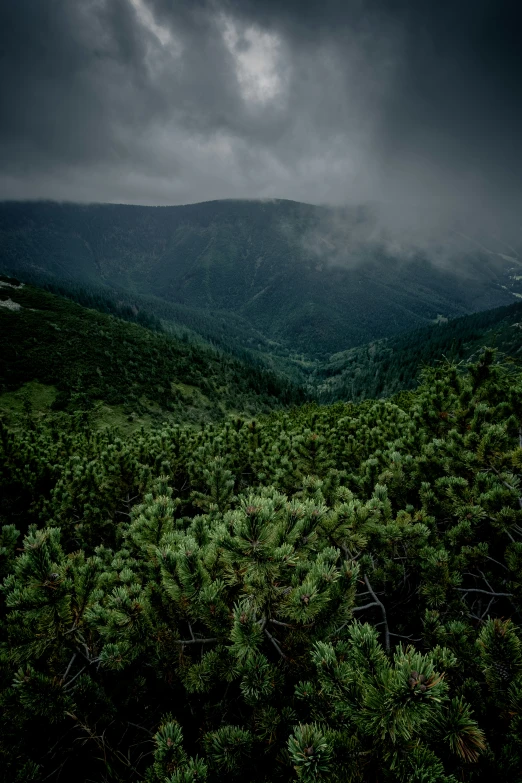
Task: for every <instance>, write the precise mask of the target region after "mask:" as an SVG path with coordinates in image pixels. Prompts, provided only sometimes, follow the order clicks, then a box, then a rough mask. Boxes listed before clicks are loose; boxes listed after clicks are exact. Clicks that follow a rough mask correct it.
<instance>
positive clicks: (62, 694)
mask: <svg viewBox="0 0 522 783" xmlns="http://www.w3.org/2000/svg"><path fill="white" fill-rule="evenodd" d="M3 280H4V288H3V289H2V291H3V301H4V302H5V301H7V300H8V299H9V301H10V302H11V309H10V310H9V309H8V308H4V309H3V311H2V318H3V319H4V321H3V324H4V327H3V328H4V334H7V331H6V326H5V324H7V323H8V322H7V320H5V319H11V321H10V322H9V323H10V324H11V327H10V329H11V331H10V334H11V339H10V341H9V344H8V347H7V351H6V352H4V358H3V360H2V364H1V365H0V366H1V368H2V383H3V386H2V395H0V402H1V401H2V399H4V400H6V399H11V400H12V399H13V396H12V395H13V390H15V389H16V388H18V387H19V386H20V384H22V385H23V384H28V383H29V382H30V381H31V380H35V379H36V381H38V383H40V384H44V385H45V384H47V385H48V386H49V387H50V388H51V387H52V388H55V397H54V403H53V404H52V405H51V407H50V408H49V409H46V410H41V409H38V408H37V407H36V408H35V406H34V400H33V401H31V399H30V398H29V397H27V396H26V397H25V398H24V404H23V405H22V407H21V408H20V409H16V407H15V408H13V409H12V410H11V411H9V410H8V409H7V408H4V409H3V413H2V418H1V419H0V470H1V472H0V481H1V485H0V486H1V493H2V495H1V506H0V515H1V525H2V528H1V530H2V532H1V540H0V571H1V573H0V578H1V580H2V582H1V591H0V635H1V636H0V661H1V666H0V736H1V740H2V741H1V744H0V770H1V771H0V777H1V779H2V781H5V782H6V783H15V782H16V783H25V782H26V781H35V782H40V781H41V782H42V783H43V781H73V780H74V781H86V782H87V781H96V783H131V782H132V783H134V782H138V781H143V783H189V782H190V783H192V782H193V781H200V782H201V783H203V781H206V782H207V783H217V782H218V781H224V780H227V781H251V782H252V783H277V781H281V783H290V781H301V782H302V783H316V782H317V781H332V782H335V781H338V782H339V783H410V782H411V783H458V782H460V781H465V782H466V783H482V782H484V783H485V782H486V781H488V782H489V781H503V782H504V783H520V781H521V780H522V777H521V775H522V772H521V770H522V579H521V574H522V484H521V473H522V372H521V371H520V369H519V367H518V366H517V364H516V363H515V362H513V361H512V360H510V359H509V357H508V356H507V354H506V353H504V352H501V351H499V350H498V349H497V348H491V347H488V348H482V349H480V350H477V351H475V352H474V354H473V356H472V357H471V361H467V362H466V361H462V360H460V361H457V359H454V358H451V357H449V358H448V357H446V358H444V357H443V356H440V357H439V358H438V359H437V360H434V361H433V362H432V364H431V366H428V365H425V366H424V369H422V370H421V372H420V376H419V378H418V381H417V385H416V386H415V387H414V388H409V389H408V390H405V391H400V392H397V393H395V394H394V396H391V397H382V398H374V399H369V398H366V399H362V401H359V402H353V401H346V399H345V400H342V399H341V400H339V401H337V402H333V403H330V404H322V403H321V402H320V394H319V392H317V393H316V394H315V395H314V393H313V391H310V390H311V389H313V384H312V382H311V381H310V383H309V384H308V392H305V391H303V389H302V388H301V387H299V386H297V385H295V384H294V382H293V380H292V379H289V378H286V379H285V378H279V379H277V378H276V377H275V375H274V374H273V373H270V372H268V371H265V370H263V369H262V368H261V367H260V366H259V365H257V366H254V365H255V362H254V363H253V359H252V357H250V364H248V360H249V359H248V357H245V356H244V357H243V360H244V362H245V363H244V364H241V361H240V359H238V358H230V357H229V358H226V357H224V356H223V355H222V354H221V353H220V352H219V350H218V349H216V348H213V347H210V346H207V347H205V346H202V345H199V344H192V343H190V341H189V343H188V344H187V341H186V340H185V341H183V340H178V341H177V342H176V340H175V338H174V337H169V336H167V335H165V334H164V333H163V332H162V331H159V332H158V328H157V325H156V324H155V323H154V322H153V321H151V323H150V324H145V325H143V324H142V325H139V324H138V323H128V321H123V320H121V318H117V317H116V316H114V315H108V314H100V313H96V312H95V311H94V310H89V311H87V310H86V311H85V312H84V314H83V317H84V321H83V322H82V323H83V324H84V327H83V329H84V335H85V342H84V344H83V345H82V344H81V341H79V340H80V334H81V329H80V328H79V327H78V326H77V325H75V324H76V322H75V321H74V319H75V318H76V317H77V316H78V314H79V311H80V305H77V304H74V303H72V302H70V300H65V299H60V298H59V297H54V298H53V295H52V294H49V293H44V292H40V293H38V292H37V289H31V288H30V287H25V288H23V287H22V286H20V284H19V283H18V281H16V280H12V279H10V278H3ZM8 295H9V296H8ZM11 297H13V298H11ZM23 297H25V299H24V298H23ZM13 301H15V302H18V307H19V308H20V309H19V310H18V311H14V307H13V305H12V302H13ZM29 305H32V307H30V306H29ZM38 308H39V309H40V314H41V317H42V319H43V321H42V323H43V326H42V330H41V331H40V333H39V334H40V342H39V343H38V341H36V340H35V338H34V336H33V335H34V334H35V331H34V324H33V321H32V320H31V319H34V318H35V317H36V314H37V310H38ZM46 313H47V315H46ZM517 313H518V311H517ZM128 315H129V314H128ZM131 316H132V314H130V315H129V318H131ZM133 317H134V316H132V318H133ZM505 317H506V313H505V312H504V310H502V312H501V313H500V315H499V316H498V319H500V320H501V321H502V323H504V321H505ZM132 318H131V320H132ZM492 318H493V317H491V318H490V319H489V321H488V324H487V326H488V328H489V327H490V326H491V320H492ZM13 319H19V320H18V321H16V322H14V321H13ZM23 319H26V320H23ZM498 319H497V320H498ZM502 319H504V320H502ZM134 320H135V319H134ZM142 320H146V319H142ZM493 320H495V319H494V318H493ZM512 320H513V319H512ZM13 324H16V327H15V326H14V325H13ZM53 324H54V326H53ZM506 328H508V327H506ZM509 328H511V326H510V325H509ZM433 329H439V327H433ZM75 330H76V331H75ZM464 331H465V330H464ZM63 334H65V335H66V338H64V339H66V340H67V343H66V344H67V345H68V346H69V353H68V354H67V353H65V354H64V351H66V347H64V346H65V343H64V344H62V343H61V342H60V340H61V339H62V338H61V335H63ZM443 334H444V332H437V334H436V338H435V339H436V340H440V339H442V338H441V335H443ZM510 334H512V332H510ZM46 335H50V336H46ZM53 335H54V337H53ZM71 335H73V336H74V335H76V337H74V340H77V342H74V340H73V337H72V336H71ZM468 336H469V335H468ZM473 339H474V340H475V341H477V340H478V341H479V342H480V335H479V334H478V333H476V330H475V332H474V334H473ZM71 340H73V342H71ZM118 341H119V342H120V344H121V346H122V349H121V352H120V353H119V357H118V361H117V362H116V361H115V360H116V353H115V346H117V345H118ZM169 341H170V342H169ZM21 346H22V347H23V350H21ZM71 346H72V347H71ZM474 347H475V344H474ZM404 350H406V349H404ZM52 351H54V353H52ZM49 352H51V353H49ZM385 353H386V361H387V362H388V365H389V352H385ZM46 355H47V356H51V355H52V361H50V362H48V363H46V361H45V357H46ZM401 356H402V357H404V356H406V358H402V359H401ZM401 361H402V365H401ZM408 361H409V360H407V355H406V354H399V362H398V366H404V365H405V364H406V365H407V364H408ZM74 362H76V364H74ZM132 362H133V363H132ZM142 362H143V364H142ZM66 366H71V367H74V372H73V371H71V373H70V374H69V375H67V374H66V373H65V374H64V369H65V368H66ZM53 368H54V369H53ZM57 368H58V369H57ZM60 368H61V369H60ZM140 368H141V369H140ZM144 368H145V369H144ZM388 372H389V369H388ZM31 373H32V375H31ZM53 373H54V375H53ZM111 373H112V375H111ZM205 373H207V377H206V378H205ZM326 375H327V373H326ZM187 376H189V377H188V383H189V384H192V386H191V388H192V390H193V391H192V397H191V400H192V402H191V405H192V407H191V408H190V411H191V413H190V416H189V418H188V419H186V417H184V411H186V410H187V409H188V408H189V404H188V401H187V398H183V396H180V392H179V389H177V388H174V387H173V396H172V397H169V395H168V392H167V386H168V382H169V380H168V379H169V378H170V379H172V378H176V377H177V378H178V379H179V378H185V380H187ZM323 377H324V374H323ZM372 377H373V375H372ZM154 378H155V379H156V381H155V384H154V383H153V382H152V380H153V379H154ZM158 378H159V379H160V380H159V381H158ZM111 379H112V380H111ZM53 384H54V385H55V386H53ZM82 384H83V387H82ZM158 384H159V388H158ZM398 385H399V386H400V382H399V381H398ZM405 386H411V384H410V383H408V384H405ZM403 388H404V386H403ZM371 391H372V390H370V392H369V393H368V395H367V397H369V396H370V394H371ZM10 395H11V396H10ZM363 396H364V395H363ZM146 398H147V399H149V401H150V399H152V401H153V402H154V401H155V405H156V407H158V406H161V405H163V408H161V407H160V408H159V412H156V414H155V417H154V416H152V419H149V420H147V423H146V424H144V423H143V422H144V420H142V419H140V416H142V414H143V410H144V408H143V406H144V405H145V403H144V402H143V400H145V399H146ZM167 398H168V399H167ZM195 399H197V400H199V402H194V400H195ZM96 400H98V403H99V401H100V400H101V401H105V403H107V404H108V405H109V404H113V405H115V406H117V405H120V407H121V410H122V411H123V414H124V415H123V414H122V416H123V419H122V420H123V421H125V422H126V424H127V427H121V426H120V427H118V426H116V424H115V423H114V422H111V421H109V423H108V424H107V423H105V426H102V424H104V423H103V422H101V421H100V420H99V418H98V419H97V416H98V417H99V415H100V408H99V405H98V403H96ZM231 400H235V402H231ZM238 400H239V401H240V402H239V403H238V402H237V401H238ZM97 405H98V407H96V406H97ZM133 406H134V407H133ZM238 406H239V407H241V411H239V412H238V410H237V408H238ZM145 407H146V406H145ZM132 410H134V413H129V411H132ZM127 419H129V421H127ZM130 421H132V422H133V424H132V425H131V424H130V423H129V422H130Z"/></svg>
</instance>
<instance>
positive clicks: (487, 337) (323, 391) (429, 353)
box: [309, 302, 522, 402]
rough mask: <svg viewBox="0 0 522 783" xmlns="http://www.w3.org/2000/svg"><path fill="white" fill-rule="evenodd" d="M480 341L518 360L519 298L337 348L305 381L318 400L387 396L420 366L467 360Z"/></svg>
mask: <svg viewBox="0 0 522 783" xmlns="http://www.w3.org/2000/svg"><path fill="white" fill-rule="evenodd" d="M484 346H491V347H495V348H497V349H498V350H499V352H500V353H501V354H503V355H505V356H506V357H509V358H510V359H511V360H513V361H515V362H517V363H518V364H519V363H520V362H521V360H522V302H520V303H515V304H512V305H509V306H507V307H498V308H495V309H493V310H486V311H484V312H481V313H473V314H472V315H466V316H462V317H461V318H455V319H452V320H450V321H449V322H447V323H440V324H437V325H435V326H430V327H424V328H421V329H414V330H412V331H411V332H407V333H405V334H400V335H397V336H395V337H390V338H388V339H384V340H379V341H376V342H373V343H369V344H368V345H363V346H360V347H358V348H353V349H351V350H349V351H343V352H340V353H337V354H335V355H333V356H331V357H330V359H329V360H328V361H327V362H324V363H322V364H320V365H318V366H317V369H316V370H315V372H313V373H312V375H311V377H310V380H309V384H310V388H313V389H314V393H316V394H318V395H319V398H320V399H321V400H322V401H324V402H332V401H334V400H343V399H344V400H359V399H368V398H377V397H388V396H390V395H392V394H395V393H396V392H398V391H400V390H401V389H412V388H414V387H415V386H416V385H417V383H418V379H419V374H420V370H421V369H422V367H426V366H429V365H433V364H434V363H435V362H437V361H441V360H442V359H446V360H449V361H456V362H459V361H462V360H464V361H467V360H469V359H471V358H472V357H473V355H474V354H476V353H477V352H479V351H480V350H481V349H482V348H483V347H484Z"/></svg>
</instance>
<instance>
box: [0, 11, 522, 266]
mask: <svg viewBox="0 0 522 783" xmlns="http://www.w3.org/2000/svg"><path fill="white" fill-rule="evenodd" d="M515 5H516V4H514V3H512V2H508V1H507V0H500V1H498V0H497V2H494V1H493V0H487V1H486V0H464V1H463V2H460V3H455V2H450V0H441V1H440V2H437V3H435V2H434V3H431V2H426V0H417V2H414V1H413V0H396V1H395V2H393V3H389V2H385V0H367V1H366V2H362V0H344V1H342V0H321V2H319V0H309V2H306V3H303V2H302V1H301V0H299V2H297V0H295V1H294V0H264V1H263V2H262V3H259V2H257V1H254V0H241V1H240V0H179V1H178V2H173V0H53V1H52V2H38V3H35V2H34V0H17V1H16V2H4V3H2V4H1V6H0V53H1V58H2V60H1V63H2V67H1V68H0V96H1V97H0V102H1V103H0V112H1V113H0V173H1V180H0V198H14V199H34V198H53V199H58V200H78V201H101V202H106V201H109V202H128V203H141V204H179V203H188V202H194V201H204V200H211V199H219V198H270V197H276V198H290V199H295V200H299V201H307V202H312V203H329V204H338V205H340V204H347V205H351V206H352V207H353V206H356V205H361V204H370V205H371V215H372V217H371V220H367V221H366V223H362V224H361V225H359V226H358V228H357V232H358V233H357V232H356V235H357V236H363V235H364V232H368V231H370V233H371V236H372V241H373V239H375V237H376V236H378V237H379V238H380V241H384V240H385V241H386V242H387V243H389V246H390V247H392V246H393V245H394V243H395V244H397V243H398V246H401V247H402V248H403V250H404V252H410V250H411V248H414V247H419V246H428V245H429V246H430V247H432V248H433V246H434V245H433V243H434V242H435V243H436V242H437V241H438V242H439V243H442V244H444V246H447V244H448V242H449V243H450V244H451V242H453V241H458V242H460V241H463V240H462V236H461V237H460V239H458V240H457V239H456V237H458V236H459V234H461V235H466V236H467V235H469V236H471V237H472V240H470V241H471V242H473V241H479V242H484V241H485V238H488V241H493V242H497V240H498V242H499V243H500V244H501V243H506V242H507V243H508V244H510V245H512V246H515V247H514V252H515V253H516V252H518V251H517V249H516V248H517V247H518V246H519V245H520V243H521V240H522V237H520V234H519V228H518V226H519V223H520V218H519V215H520V211H521V207H522V194H521V184H520V183H521V181H522V151H521V142H520V139H521V138H522V95H521V86H520V78H519V73H520V72H522V62H521V60H522V55H521V47H520V45H519V40H518V36H517V30H518V29H519V26H518V20H517V19H516V18H515V17H516V12H517V9H516V7H515ZM339 225H340V226H341V228H338V226H337V225H336V226H334V228H333V229H332V232H333V233H332V232H331V233H330V236H329V237H323V238H324V239H326V240H327V241H329V242H330V243H333V244H335V241H336V240H335V237H334V235H337V234H339V231H341V234H342V235H343V236H345V237H346V235H347V225H346V224H344V225H342V224H339ZM326 228H327V227H324V228H323V229H322V230H323V233H324V232H325V231H326ZM348 228H350V231H351V234H350V236H351V237H352V240H351V241H354V240H353V236H354V233H353V226H351V225H350V224H348ZM343 232H344V234H343ZM492 237H496V239H492ZM357 241H358V240H357ZM466 241H468V240H466ZM517 243H518V244H517ZM321 244H324V243H322V242H320V243H319V245H321ZM500 244H498V245H497V246H496V247H495V250H494V251H493V252H503V251H502V250H500V249H499V248H500ZM409 249H410V250H409ZM506 252H507V254H508V255H509V252H511V251H509V252H508V251H506Z"/></svg>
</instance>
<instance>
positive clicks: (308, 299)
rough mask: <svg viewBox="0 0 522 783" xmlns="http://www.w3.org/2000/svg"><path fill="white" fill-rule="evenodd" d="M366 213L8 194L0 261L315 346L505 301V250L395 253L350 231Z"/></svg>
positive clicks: (21, 271)
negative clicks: (435, 257) (235, 319)
mask: <svg viewBox="0 0 522 783" xmlns="http://www.w3.org/2000/svg"><path fill="white" fill-rule="evenodd" d="M368 219H369V217H368V214H367V213H365V212H364V210H361V209H359V210H357V209H352V210H348V209H347V208H342V209H341V208H331V207H327V206H315V205H310V204H303V203H301V202H295V201H290V200H282V199H281V200H272V199H271V200H268V201H257V200H222V201H220V200H214V201H209V202H201V203H198V204H188V205H179V206H157V207H148V206H141V205H114V204H101V205H100V204H98V205H90V204H71V203H59V204H58V203H56V202H51V201H46V202H3V203H0V268H1V269H2V271H4V272H5V273H8V274H15V275H18V276H20V277H21V278H23V276H24V275H33V277H35V282H36V283H39V282H43V281H45V279H52V280H54V281H58V282H59V281H63V280H69V281H70V282H71V283H76V284H90V285H104V286H107V287H109V288H110V289H111V290H118V289H120V290H123V291H125V292H127V293H128V294H136V295H138V294H139V295H146V296H154V297H157V298H158V299H161V300H163V301H165V302H168V303H170V304H176V305H183V306H185V307H188V308H192V309H196V310H197V309H199V310H200V311H206V312H210V311H220V312H223V313H230V314H231V315H232V314H233V315H235V316H240V317H241V318H243V319H244V320H245V322H246V323H247V324H249V326H250V327H251V328H253V329H254V330H258V331H259V332H261V333H262V334H263V335H264V336H265V337H266V338H267V339H269V340H274V341H276V342H279V343H280V344H281V345H282V346H283V347H284V348H285V349H287V350H289V351H297V352H305V353H307V354H310V353H311V354H313V355H314V356H321V355H323V356H324V355H326V354H330V353H333V352H335V351H339V350H344V349H347V348H351V347H354V346H356V345H361V344H364V343H366V342H369V341H371V340H376V339H380V338H382V337H386V336H389V335H392V334H396V333H398V332H401V331H407V330H408V329H411V328H415V327H418V326H422V325H426V324H428V323H430V322H433V321H435V320H436V319H437V317H439V316H440V315H442V316H444V317H455V316H459V315H464V314H465V313H467V312H472V311H477V310H481V309H482V310H483V309H489V308H491V307H494V306H500V305H502V304H507V303H509V302H510V301H512V297H513V293H512V291H511V287H512V286H517V285H518V284H517V283H516V282H513V281H509V280H508V277H507V270H508V262H507V261H504V260H503V259H500V258H496V259H494V261H492V260H491V257H488V258H486V257H485V256H484V255H481V254H480V251H478V250H477V251H476V252H473V253H471V254H468V255H466V256H462V258H461V263H460V267H459V270H458V271H455V270H452V269H448V268H446V269H444V268H442V267H439V266H437V265H436V264H434V263H432V262H431V260H430V259H429V258H428V257H427V256H426V255H423V254H422V253H420V252H419V253H417V254H416V255H413V256H411V257H409V258H405V257H399V256H394V255H392V254H391V253H390V252H389V250H387V249H386V248H385V247H384V246H381V245H379V244H378V243H372V242H366V243H362V244H360V243H359V244H357V243H356V242H355V240H354V237H356V236H357V235H358V233H357V232H359V231H361V230H362V229H361V226H362V227H363V228H364V230H366V229H365V225H366V224H365V221H367V220H368ZM323 240H324V241H323ZM354 242H355V244H354ZM502 286H504V287H502Z"/></svg>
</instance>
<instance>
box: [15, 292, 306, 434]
mask: <svg viewBox="0 0 522 783" xmlns="http://www.w3.org/2000/svg"><path fill="white" fill-rule="evenodd" d="M121 314H123V315H126V317H127V318H129V319H131V320H132V319H133V318H134V314H133V312H132V311H131V312H123V313H121ZM139 316H140V313H138V316H137V317H138V320H140V321H141V322H143V323H148V325H149V326H152V327H157V323H156V321H155V319H154V318H150V317H148V316H147V315H146V314H143V313H141V318H140V317H139ZM0 333H1V334H2V346H1V349H0V409H4V411H5V408H6V402H7V400H8V399H11V398H12V395H7V396H6V395H5V394H4V395H1V392H4V393H5V392H14V391H15V390H17V389H20V387H22V386H23V385H24V384H27V383H30V382H35V381H36V382H38V383H39V384H43V385H45V386H47V387H52V388H53V389H54V392H55V393H54V395H51V397H52V396H54V400H53V404H52V407H53V409H54V410H68V411H77V410H82V409H83V410H87V411H88V410H90V409H91V408H92V406H93V404H94V403H96V402H103V403H105V404H106V405H108V406H113V407H114V406H119V407H120V408H121V411H122V412H123V413H124V414H125V415H127V416H130V417H131V418H132V417H133V416H136V415H137V416H138V417H139V416H142V415H146V416H147V417H148V418H149V419H150V418H151V417H152V418H153V419H154V418H155V419H156V420H157V421H159V422H161V421H163V420H164V419H165V417H166V418H167V419H171V420H175V421H179V422H183V423H191V422H195V421H200V420H210V419H216V418H218V419H219V418H222V417H224V416H226V415H227V414H230V413H232V412H236V413H243V414H247V415H257V414H258V413H260V412H262V411H265V412H267V411H269V410H271V409H272V408H274V407H277V406H281V405H285V404H286V405H288V404H292V403H294V404H295V403H297V402H301V401H303V399H304V395H303V393H302V392H301V391H300V390H299V389H297V388H296V387H295V386H293V385H292V384H291V383H289V382H288V381H287V380H286V379H284V378H280V377H278V376H276V375H275V374H273V373H270V372H267V371H264V370H262V369H259V368H256V367H253V366H251V365H247V364H245V363H241V362H240V361H238V360H237V359H234V358H231V357H230V356H227V355H225V354H223V353H221V352H217V351H214V350H211V349H210V348H205V347H203V346H201V345H191V344H189V343H188V342H184V341H182V340H179V339H176V338H174V337H172V336H171V335H167V334H164V333H161V332H155V331H151V329H148V328H145V327H144V326H142V325H141V324H140V323H132V322H128V321H124V320H122V319H121V318H117V317H113V316H111V315H108V314H105V313H100V312H97V311H95V310H91V309H88V308H85V307H81V306H80V305H78V304H75V303H73V302H71V301H70V300H68V299H65V298H63V297H60V296H56V295H53V294H50V293H48V292H45V291H42V290H39V289H36V288H33V287H32V286H25V285H18V284H17V282H14V283H13V282H11V283H10V282H8V281H7V280H6V279H5V278H4V279H3V281H2V280H1V279H0ZM51 391H52V390H51ZM11 402H12V399H11ZM30 402H31V401H30V400H29V403H30Z"/></svg>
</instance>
